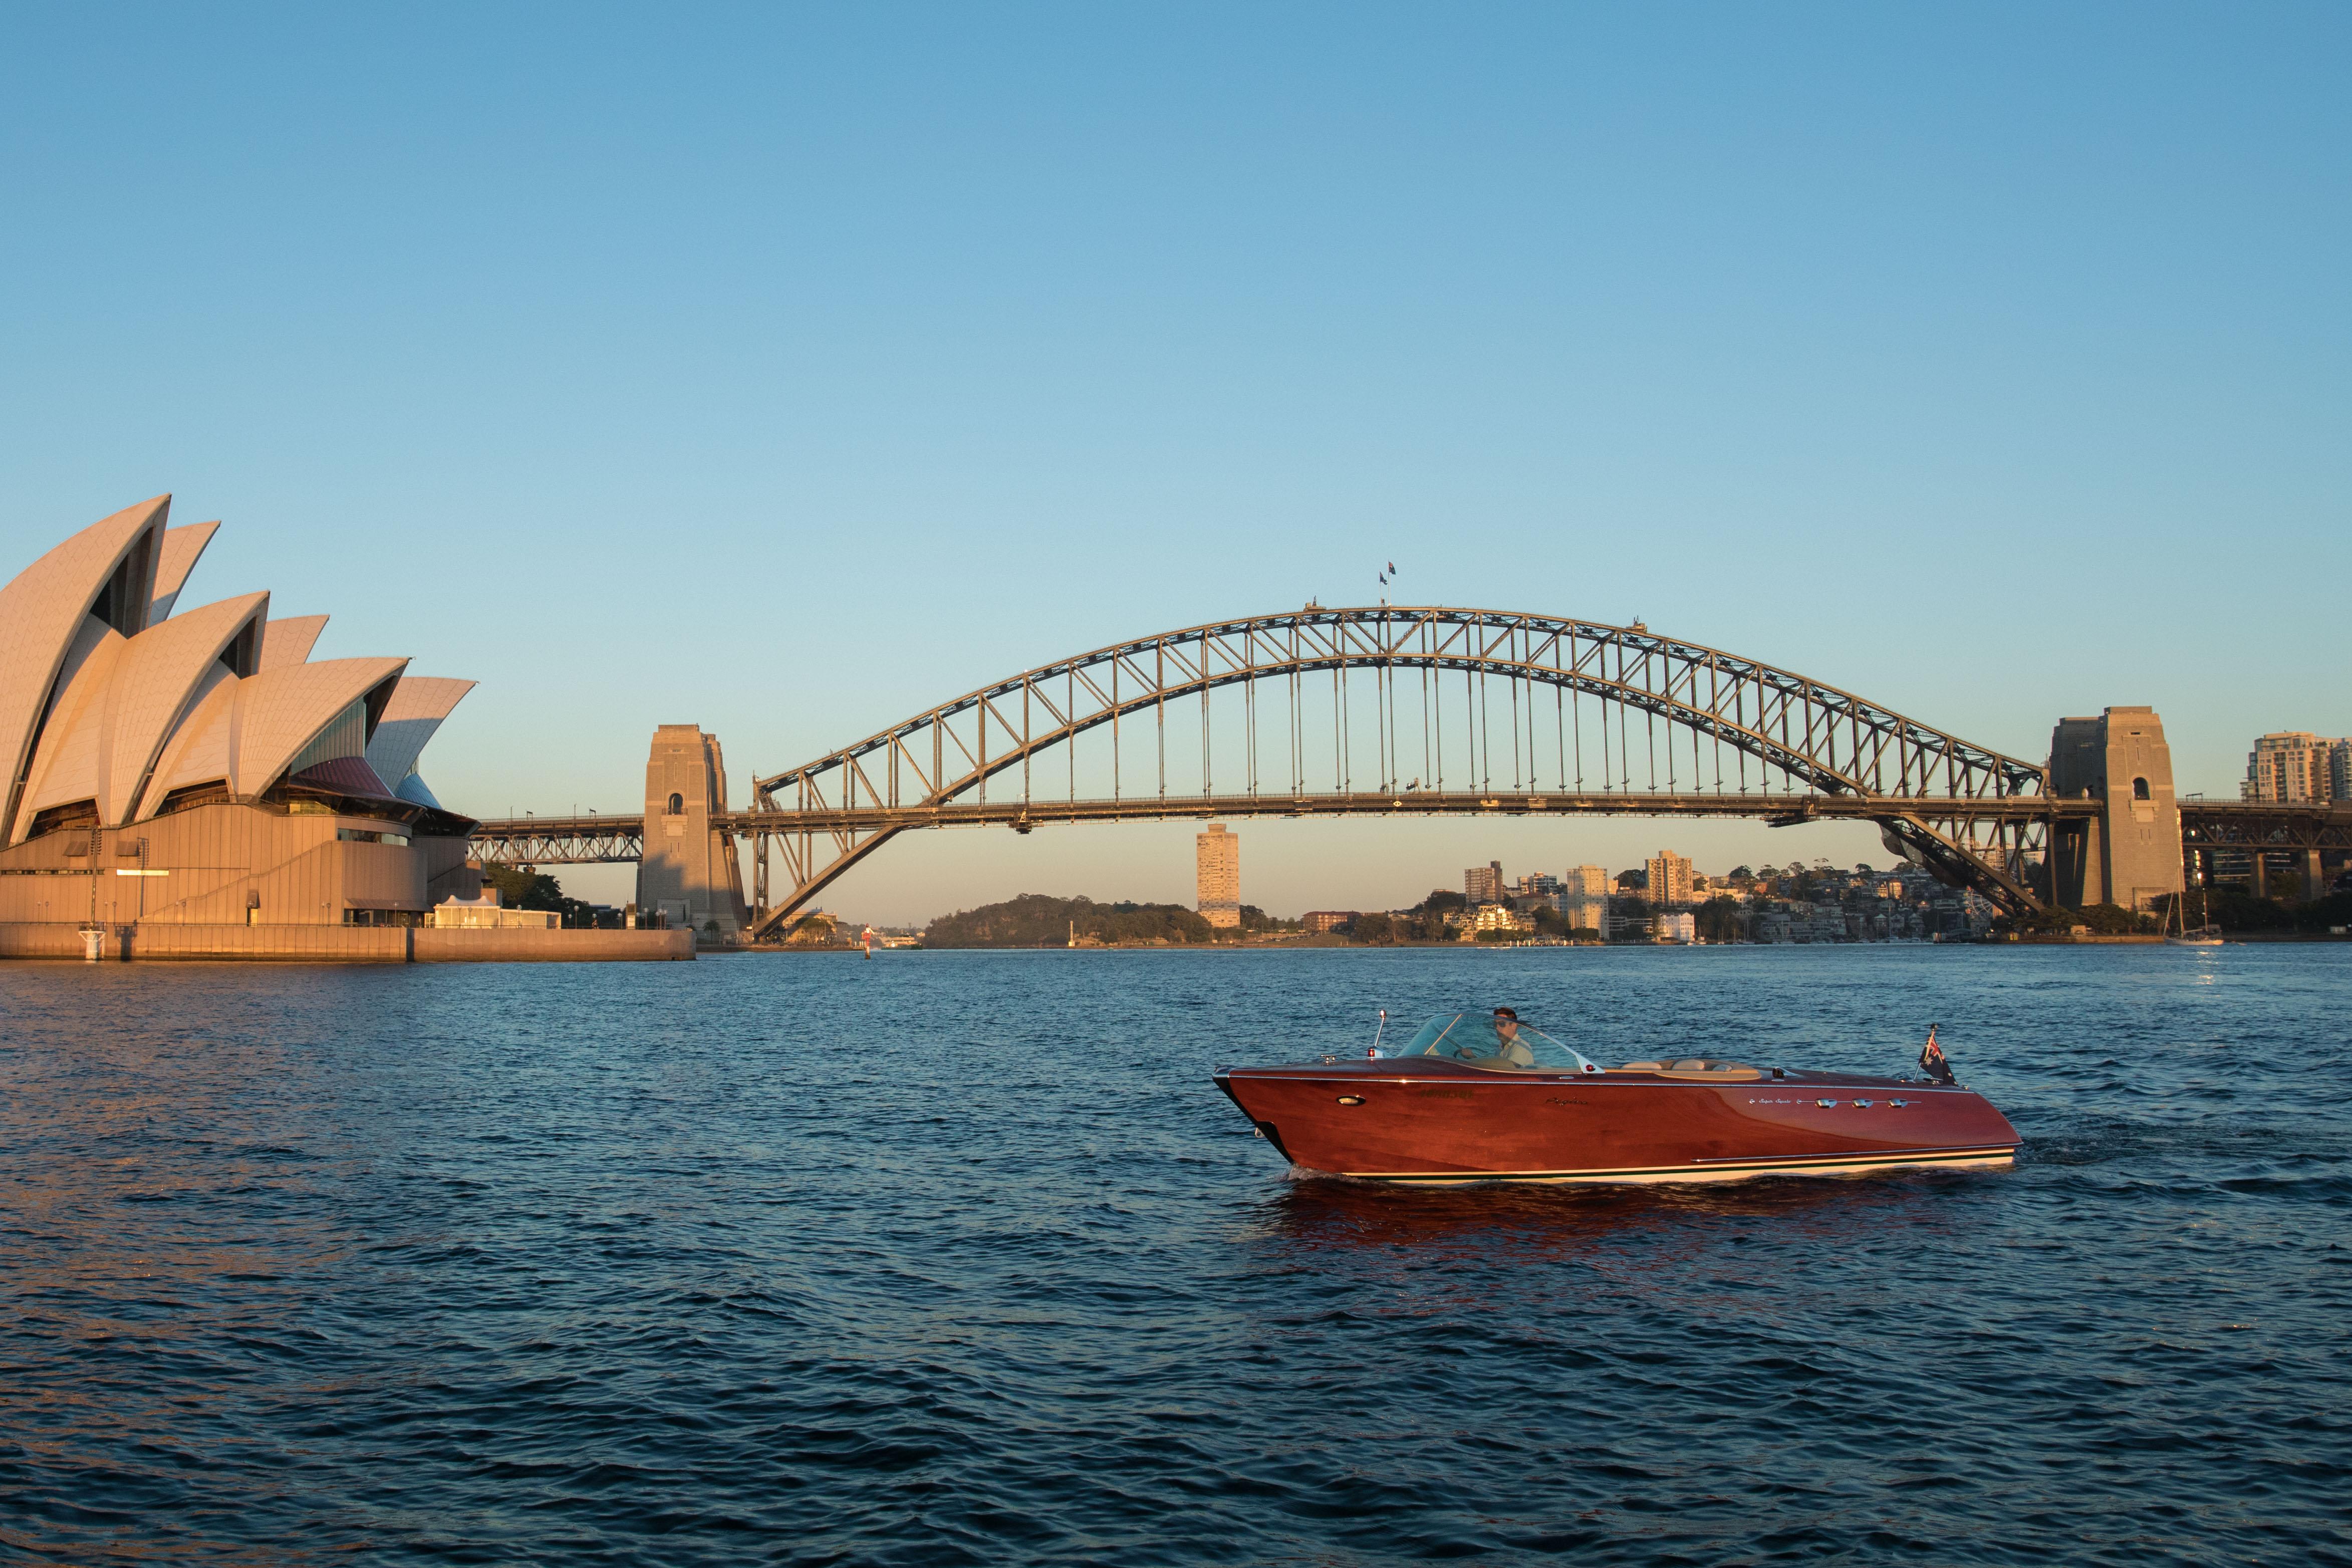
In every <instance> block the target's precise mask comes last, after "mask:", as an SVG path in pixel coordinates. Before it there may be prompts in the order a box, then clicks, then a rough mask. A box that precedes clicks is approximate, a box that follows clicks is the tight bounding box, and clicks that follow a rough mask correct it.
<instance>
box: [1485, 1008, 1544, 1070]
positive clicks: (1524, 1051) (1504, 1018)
mask: <svg viewBox="0 0 2352 1568" xmlns="http://www.w3.org/2000/svg"><path fill="white" fill-rule="evenodd" d="M1495 1041H1496V1051H1495V1054H1496V1056H1497V1057H1500V1058H1502V1059H1503V1060H1505V1061H1507V1062H1508V1063H1510V1064H1511V1065H1512V1066H1513V1067H1515V1068H1531V1067H1533V1066H1535V1065H1536V1054H1535V1053H1534V1052H1533V1051H1531V1050H1529V1049H1528V1047H1526V1045H1524V1044H1523V1043H1522V1042H1521V1041H1520V1039H1519V1013H1518V1009H1517V1008H1516V1007H1497V1008H1496V1009H1495Z"/></svg>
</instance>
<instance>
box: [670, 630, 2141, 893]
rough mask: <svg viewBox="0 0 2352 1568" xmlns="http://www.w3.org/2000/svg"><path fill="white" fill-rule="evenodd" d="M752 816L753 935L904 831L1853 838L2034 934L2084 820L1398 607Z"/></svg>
mask: <svg viewBox="0 0 2352 1568" xmlns="http://www.w3.org/2000/svg"><path fill="white" fill-rule="evenodd" d="M1082 781H1083V783H1082ZM753 794H754V806H753V809H752V810H751V811H748V812H738V813H734V814H732V815H731V816H728V817H727V818H725V820H724V824H723V826H725V827H726V829H727V830H729V831H731V832H734V833H737V834H740V835H742V836H744V837H749V838H750V839H751V843H752V847H753V876H754V889H755V891H754V901H755V903H756V904H757V905H758V906H759V908H760V910H761V918H760V921H759V922H758V925H757V928H756V932H755V934H759V935H767V934H771V933H772V932H773V931H776V930H777V929H779V928H780V927H781V926H782V924H783V923H784V921H786V920H787V919H788V918H789V917H790V916H791V915H792V914H793V913H794V912H795V911H796V910H800V909H801V908H802V907H803V906H804V905H805V904H806V903H807V902H808V900H810V899H812V898H813V897H814V896H815V895H816V894H817V893H818V892H819V891H821V890H822V889H824V887H826V886H827V885H828V884H830V883H831V882H832V881H834V880H835V879H837V878H838V877H840V876H841V875H842V874H843V873H844V872H845V871H847V870H848V869H849V868H851V867H853V866H855V865H856V864H858V863H859V862H860V861H862V860H863V859H865V858H866V857H867V856H869V855H871V854H872V853H874V851H875V850H877V849H878V848H880V847H881V846H882V845H883V844H885V843H887V842H888V841H889V840H890V839H891V838H893V837H896V836H897V835H898V834H899V833H902V832H905V831H907V830H908V829H909V828H913V827H928V826H953V825H957V824H960V823H964V824H975V825H976V824H981V823H992V822H994V823H1004V824H1008V825H1010V826H1013V827H1014V828H1016V829H1018V830H1022V831H1026V830H1027V829H1028V828H1029V827H1031V826H1035V825H1037V824H1039V823H1045V822H1075V821H1108V820H1120V819H1130V818H1139V817H1179V816H1267V815H1279V816H1320V815H1327V814H1328V815H1348V814H1364V813H1380V814H1384V815H1397V814H1415V815H1420V814H1450V813H1457V812H1527V813H1534V812H1542V813H1545V814H1547V815H1549V814H1551V813H1554V812H1558V813H1559V814H1561V815H1571V814H1574V813H1577V812H1583V811H1607V812H1622V813H1641V814H1657V815H1716V816H1762V817H1765V818H1767V819H1768V820H1774V821H1781V822H1798V821H1807V820H1817V819H1823V818H1832V817H1845V818H1861V819H1865V820H1868V821H1871V822H1874V823H1875V824H1876V825H1877V826H1878V827H1879V829H1880V832H1881V835H1882V837H1884V838H1885V842H1886V843H1887V845H1888V847H1890V848H1891V849H1894V850H1895V851H1896V852H1899V853H1901V854H1903V855H1905V856H1906V857H1907V858H1911V859H1913V860H1915V861H1916V862H1918V863H1920V864H1922V865H1925V866H1927V867H1928V868H1931V869H1933V870H1934V871H1936V872H1937V875H1938V876H1940V877H1942V878H1943V879H1946V880H1947V881H1949V882H1952V883H1954V884H1955V885H1958V886H1964V887H1968V888H1971V889H1975V890H1976V891H1978V892H1979V893H1982V894H1984V895H1985V896H1986V897H1988V898H1990V899H1991V900H1994V901H1995V902H1996V903H1998V904H2000V905H2001V906H2002V907H2004V908H2006V909H2009V910H2015V911H2023V910H2030V909H2032V908H2035V907H2037V906H2038V904H2039V903H2040V902H2041V897H2040V896H2039V894H2038V893H2037V890H2036V889H2035V887H2034V876H2035V869H2036V868H2038V867H2044V866H2046V865H2047V864H2048V857H2047V855H2046V849H2047V846H2048V842H2049V834H2050V829H2051V826H2052V824H2053V822H2054V821H2055V820H2056V819H2057V818H2058V817H2060V816H2073V815H2078V814H2088V813H2090V812H2091V811H2092V810H2093V809H2094V808H2092V807H2091V805H2090V804H2089V803H2087V802H2081V803H2069V802H2061V801H2057V800H2053V798H2051V797H2050V795H2048V793H2047V788H2046V775H2045V773H2044V771H2043V769H2042V766H2041V765H2040V764H2038V763H2029V762H2024V761H2021V760H2020V759H2018V758H2015V757H2010V756H2004V755H2002V754H2001V753H2000V752H1993V751H1990V750H1988V749H1987V748H1984V747H1981V746H1977V745H1973V744H1971V743H1969V742H1966V741H1963V740H1960V739H1959V738H1958V737H1957V736H1953V735H1949V734H1946V733H1944V732H1943V731H1938V730H1936V729H1933V728H1931V727H1929V726H1927V725H1926V724H1922V723H1920V722H1918V721H1916V720H1913V719H1908V718H1906V717H1905V716H1903V715H1902V714H1900V713H1896V712H1895V711H1893V710H1889V709H1885V708H1882V707H1879V706H1877V705H1875V704H1874V703H1871V702H1868V701H1865V700H1863V699H1861V698H1859V697H1856V696H1854V695H1853V693H1851V692H1847V691H1843V690H1840V689H1837V688H1834V687H1830V686H1825V685H1822V683H1820V682H1818V681H1815V680H1811V679H1808V678H1807V677H1804V676H1801V675H1798V674H1795V673H1793V672H1791V671H1789V670H1784V669H1779V668H1774V667H1772V666H1770V665H1766V664H1762V663H1759V662H1758V661H1756V660H1753V659H1747V658H1739V657H1738V656H1736V655H1733V654H1728V653H1725V652H1723V651H1722V650H1720V649H1717V648H1711V647H1702V646H1699V645H1697V644H1694V643H1686V642H1681V641H1677V640H1675V639H1674V638H1670V637H1661V636H1658V635H1657V634H1654V633H1653V632H1651V631H1650V630H1649V629H1648V628H1647V627H1645V626H1642V625H1641V624H1640V623H1638V622H1637V623H1635V624H1634V625H1633V626H1607V625H1601V624H1598V623H1593V622H1585V621H1575V620H1563V619H1559V618H1557V617H1553V616H1536V615H1527V614H1519V613H1513V612H1506V611H1496V610H1477V609H1454V608H1444V607H1420V608H1408V607H1404V606H1396V605H1378V606H1375V607H1370V608H1352V609H1339V608H1324V607H1322V606H1320V605H1307V606H1306V607H1305V608H1303V609H1300V610H1294V611H1290V612H1288V613H1286V614H1282V615H1275V616H1255V617H1252V618H1250V619H1246V620H1238V621H1223V622H1217V623H1213V624H1210V625H1206V626H1191V627H1187V628H1185V629H1183V630H1181V631H1174V632H1166V633H1162V634H1160V635H1158V636H1155V637H1145V638H1140V639H1138V640H1135V641H1131V642H1124V643H1118V644H1114V645H1112V646H1110V647H1101V648H1097V649H1095V650H1093V651H1092V652H1089V653H1085V654H1081V655H1079V656H1077V657H1076V658H1069V659H1064V660H1061V661H1059V662H1056V663H1054V664H1048V665H1041V666H1039V667H1038V668H1034V669H1029V670H1024V671H1023V672H1022V673H1020V674H1018V675H1015V676H1013V677H1010V678H1008V679H1003V680H1000V681H997V682H995V683H993V684H992V685H989V686H985V687H982V688H980V689H976V690H973V691H970V692H967V693H965V694H964V695H962V696H961V697H959V698H956V699H955V700H952V701H950V702H945V703H941V704H940V705H939V706H938V707H935V708H931V709H929V710H925V711H923V712H921V713H918V714H916V715H914V716H913V717H912V718H909V719H907V720H905V721H901V722H899V723H897V724H894V725H891V726H890V727H888V728H887V729H884V730H880V731H876V732H875V733H873V734H872V735H869V736H867V737H866V739H864V740H862V741H859V742H856V744H854V745H850V746H845V747H844V748H842V749H841V750H839V751H837V752H828V753H827V754H825V755H824V756H822V757H818V758H816V759H814V760H813V761H811V762H808V763H803V764H802V765H801V766H799V767H796V768H792V769H788V770H786V771H784V772H782V773H773V774H770V775H768V776H766V777H762V778H759V779H757V780H755V781H754V784H753ZM714 826H721V824H720V823H719V820H718V819H714ZM771 854H774V855H775V856H777V857H778V858H781V859H782V862H783V867H784V886H783V889H782V896H781V897H778V898H776V899H775V900H773V901H771V900H770V897H769V887H770V875H769V862H770V858H771Z"/></svg>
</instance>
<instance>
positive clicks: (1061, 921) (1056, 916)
mask: <svg viewBox="0 0 2352 1568" xmlns="http://www.w3.org/2000/svg"><path fill="white" fill-rule="evenodd" d="M1073 931H1076V934H1077V935H1078V936H1080V937H1084V938H1090V939H1091V940H1093V941H1095V942H1139V943H1154V944H1160V945H1168V946H1181V945H1187V944H1193V943H1199V942H1213V941H1214V940H1215V938H1216V931H1215V929H1214V928H1213V927H1212V926H1211V925H1210V924H1209V922H1208V921H1205V920H1203V919H1202V918H1201V915H1200V914H1199V912H1198V911H1196V910H1188V909H1185V908H1184V907H1183V906H1181V905H1180V904H1135V903H1117V904H1098V903H1096V902H1095V901H1094V900H1092V899H1089V898H1085V897H1083V896H1081V897H1079V898H1075V899H1056V898H1050V897H1048V896H1047V895H1045V894H1044V893H1024V894H1022V895H1021V896H1020V897H1019V898H1017V899H1008V900H1005V901H1004V902H1003V903H998V904H983V905H982V906H981V907H980V908H979V909H976V910H958V911H956V912H955V913H954V914H951V915H941V916H940V918H939V919H938V920H935V921H932V922H931V923H930V925H929V928H928V929H926V930H925V931H924V932H923V945H924V946H925V947H1060V946H1062V945H1064V944H1065V943H1066V942H1068V941H1069V940H1070V936H1071V934H1072V932H1073Z"/></svg>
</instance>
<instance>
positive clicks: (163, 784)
mask: <svg viewBox="0 0 2352 1568" xmlns="http://www.w3.org/2000/svg"><path fill="white" fill-rule="evenodd" d="M244 684H245V682H244V681H242V680H239V679H237V678H236V676H234V675H231V674H230V673H229V672H228V670H227V668H226V667H225V666H222V665H217V664H215V666H213V668H212V670H211V671H210V672H209V673H208V674H207V675H206V676H205V689H204V691H203V692H202V694H200V695H199V696H198V697H197V699H196V700H195V702H194V704H193V705H192V706H191V707H190V708H189V710H188V716H187V717H186V718H185V719H184V720H182V721H180V727H179V729H178V730H177V731H173V735H172V738H171V739H170V740H169V741H167V742H164V745H163V756H161V757H160V758H158V759H157V760H156V763H155V776H154V777H153V778H152V779H151V780H150V781H148V784H147V795H146V797H145V798H144V799H142V801H140V803H139V819H140V820H141V821H142V822H143V821H145V820H146V819H147V818H148V817H151V816H154V815H155V812H156V810H157V808H158V807H160V806H161V805H163V797H164V796H165V795H170V794H171V793H172V792H173V790H175V789H178V788H180V787H181V786H182V785H183V784H212V783H214V782H215V781H217V782H219V783H220V784H223V785H225V786H226V787H227V788H228V789H230V790H231V791H232V792H233V791H234V790H235V789H236V781H235V779H234V778H233V777H232V776H231V775H232V774H234V773H236V689H237V688H238V687H240V686H243V685H244Z"/></svg>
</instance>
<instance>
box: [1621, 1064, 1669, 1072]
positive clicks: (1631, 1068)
mask: <svg viewBox="0 0 2352 1568" xmlns="http://www.w3.org/2000/svg"><path fill="white" fill-rule="evenodd" d="M1617 1070H1618V1071H1619V1072H1664V1071H1665V1070H1666V1064H1665V1063H1664V1062H1627V1063H1626V1064H1625V1065H1624V1066H1623V1067H1622V1068H1618V1069H1617Z"/></svg>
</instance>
